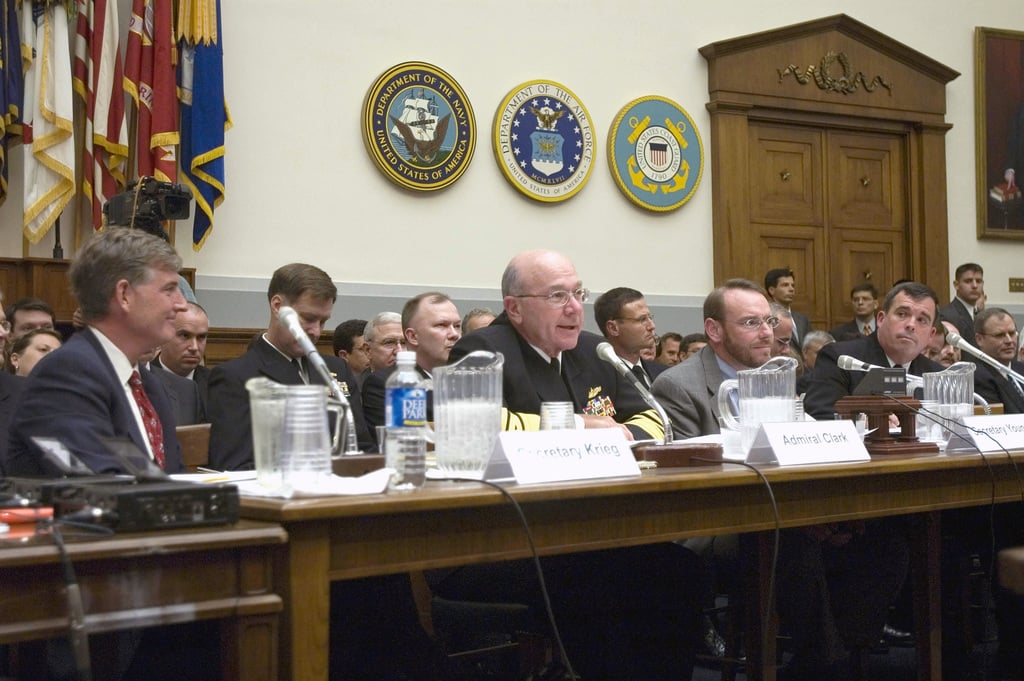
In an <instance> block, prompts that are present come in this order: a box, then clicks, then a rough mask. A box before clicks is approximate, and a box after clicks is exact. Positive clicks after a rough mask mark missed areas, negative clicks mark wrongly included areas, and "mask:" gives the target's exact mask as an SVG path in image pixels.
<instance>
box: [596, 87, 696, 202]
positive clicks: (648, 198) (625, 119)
mask: <svg viewBox="0 0 1024 681" xmlns="http://www.w3.org/2000/svg"><path fill="white" fill-rule="evenodd" d="M608 163H609V165H610V166H611V171H612V177H613V178H615V184H617V185H619V189H621V190H622V191H623V193H624V194H625V195H626V196H627V197H628V198H629V200H630V201H632V202H633V203H635V204H637V205H639V206H643V207H644V208H647V209H648V210H654V211H670V210H675V209H676V208H679V206H681V205H683V204H684V203H686V202H687V201H689V200H690V197H691V196H693V193H694V192H695V191H696V190H697V185H698V184H700V178H701V174H703V172H704V147H703V146H702V145H701V141H700V134H699V133H698V132H697V128H696V126H694V124H693V119H692V118H690V115H689V114H688V113H686V112H685V111H683V109H682V108H681V107H680V106H679V105H678V104H676V103H675V102H673V101H672V100H671V99H666V98H664V97H655V96H651V97H641V98H640V99H635V100H633V101H632V102H630V103H629V104H627V105H626V106H625V107H624V108H623V109H622V110H621V111H620V112H619V115H618V116H616V118H615V122H614V123H613V124H612V127H611V130H610V131H609V133H608Z"/></svg>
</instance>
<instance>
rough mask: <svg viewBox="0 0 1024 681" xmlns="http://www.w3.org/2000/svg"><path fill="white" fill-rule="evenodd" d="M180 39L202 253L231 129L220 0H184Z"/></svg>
mask: <svg viewBox="0 0 1024 681" xmlns="http://www.w3.org/2000/svg"><path fill="white" fill-rule="evenodd" d="M178 40H179V48H180V53H181V63H180V64H179V65H178V83H179V96H180V98H181V173H182V182H183V183H184V184H186V185H188V186H189V188H190V189H191V190H192V195H193V196H194V197H195V200H196V212H195V216H194V218H193V223H192V248H193V249H194V250H196V251H198V250H199V249H200V248H202V247H203V243H204V242H205V241H206V239H207V237H208V236H209V235H210V232H211V231H212V230H213V211H214V209H215V208H216V207H217V206H219V205H220V204H221V202H222V201H223V200H224V133H225V132H226V131H227V130H228V129H229V128H230V127H231V114H230V113H229V112H228V106H227V102H226V101H225V99H224V49H223V34H222V27H221V21H220V0H181V2H180V4H179V6H178Z"/></svg>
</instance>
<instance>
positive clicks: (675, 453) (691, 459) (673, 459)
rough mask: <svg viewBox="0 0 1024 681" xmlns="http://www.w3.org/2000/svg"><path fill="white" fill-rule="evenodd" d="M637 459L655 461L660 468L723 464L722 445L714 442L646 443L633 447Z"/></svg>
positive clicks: (648, 461)
mask: <svg viewBox="0 0 1024 681" xmlns="http://www.w3.org/2000/svg"><path fill="white" fill-rule="evenodd" d="M633 456H635V457H636V460H637V461H642V462H647V463H653V464H655V465H656V466H657V467H658V468H684V467H687V466H721V465H722V461H723V459H722V445H720V444H716V443H714V442H700V443H697V442H690V443H687V442H670V443H668V444H664V445H656V444H644V445H638V446H636V447H634V448H633Z"/></svg>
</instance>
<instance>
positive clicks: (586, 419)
mask: <svg viewBox="0 0 1024 681" xmlns="http://www.w3.org/2000/svg"><path fill="white" fill-rule="evenodd" d="M583 427H584V428H621V429H622V432H623V433H625V435H626V439H627V440H632V439H633V433H631V432H629V428H627V427H626V426H624V425H622V424H621V423H616V422H615V419H613V418H612V417H611V416H591V415H589V414H583Z"/></svg>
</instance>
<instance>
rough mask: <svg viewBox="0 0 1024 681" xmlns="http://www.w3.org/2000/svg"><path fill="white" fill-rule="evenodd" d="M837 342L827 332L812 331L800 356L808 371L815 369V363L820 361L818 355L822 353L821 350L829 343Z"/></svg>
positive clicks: (805, 340)
mask: <svg viewBox="0 0 1024 681" xmlns="http://www.w3.org/2000/svg"><path fill="white" fill-rule="evenodd" d="M835 342H836V339H835V338H833V337H832V334H830V333H828V332H827V331H811V332H810V333H809V334H807V338H805V339H804V344H803V347H802V348H801V349H800V354H801V356H802V357H803V360H804V368H805V369H806V370H807V371H810V370H811V369H813V368H814V363H815V362H817V361H818V353H819V352H821V349H822V348H823V347H825V346H826V345H828V344H829V343H835Z"/></svg>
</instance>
